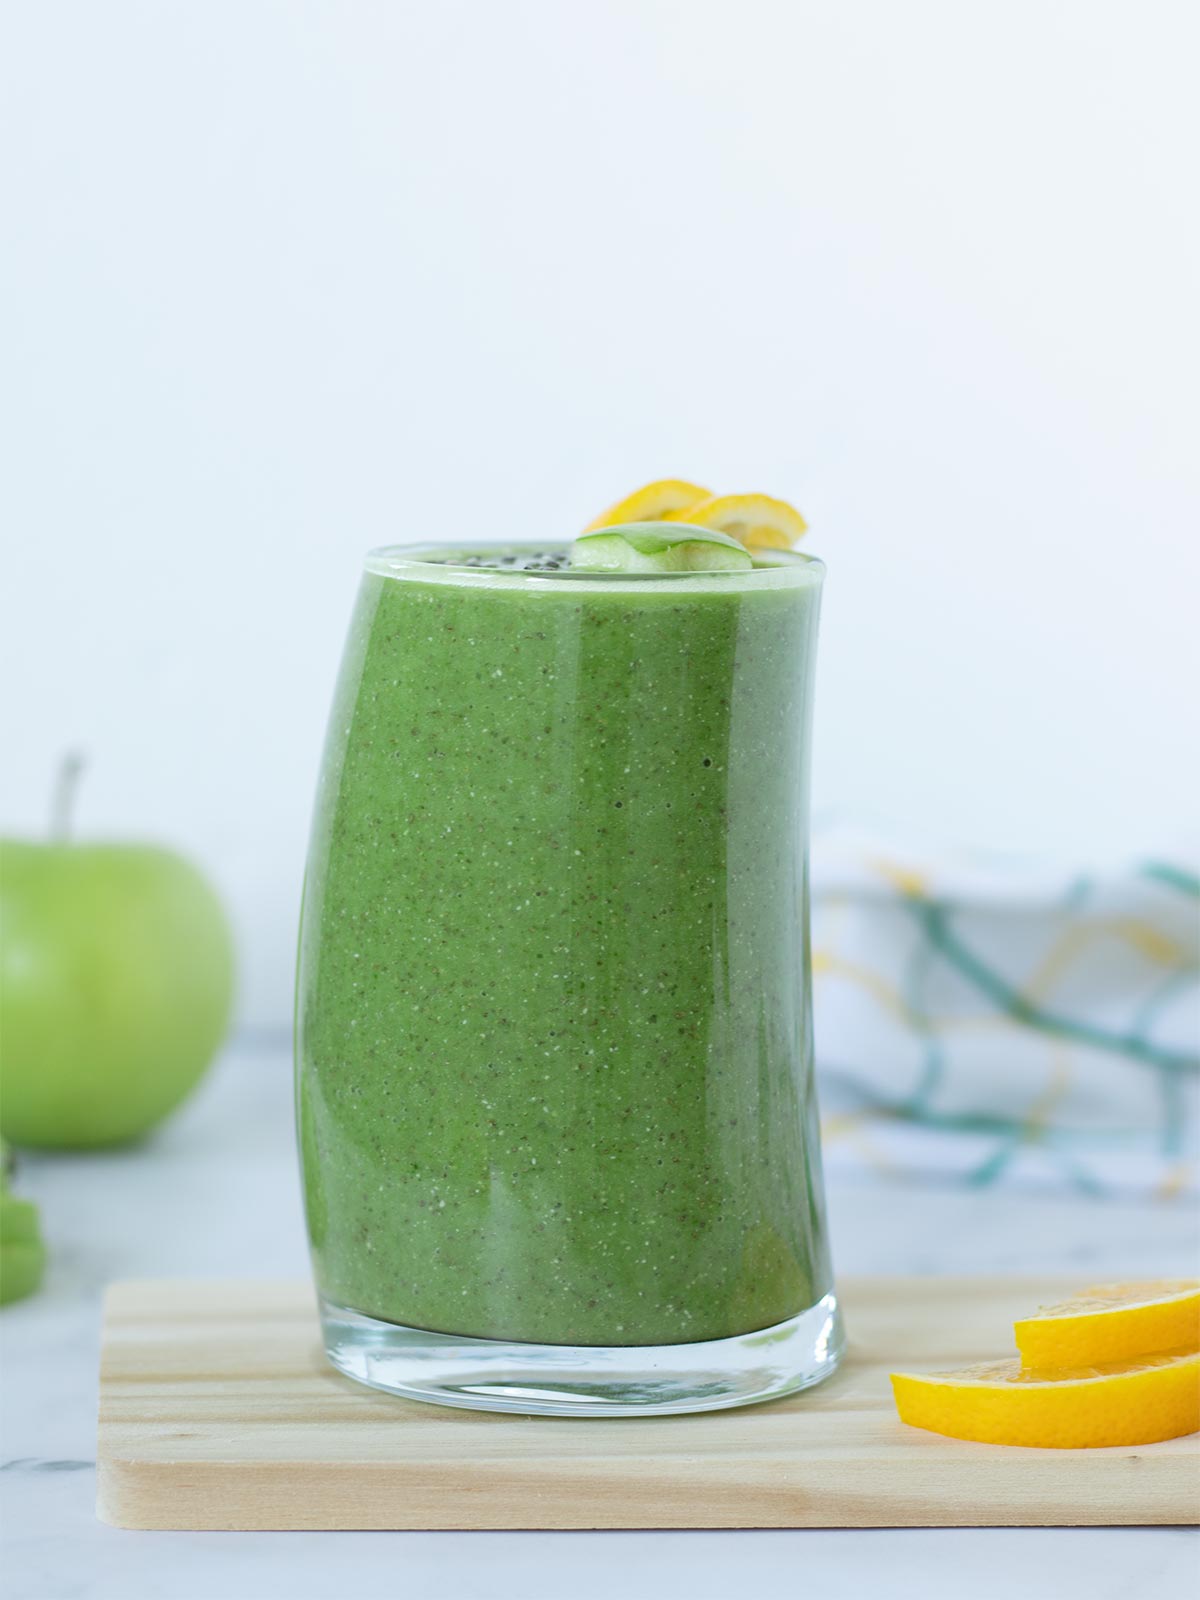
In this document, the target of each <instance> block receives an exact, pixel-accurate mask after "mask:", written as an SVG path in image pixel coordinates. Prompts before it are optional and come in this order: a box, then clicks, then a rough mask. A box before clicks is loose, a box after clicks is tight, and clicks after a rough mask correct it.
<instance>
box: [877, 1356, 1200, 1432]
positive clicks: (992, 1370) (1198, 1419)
mask: <svg viewBox="0 0 1200 1600" xmlns="http://www.w3.org/2000/svg"><path fill="white" fill-rule="evenodd" d="M892 1390H893V1392H894V1394H895V1396H896V1409H897V1411H898V1412H899V1413H900V1420H901V1422H907V1423H909V1424H911V1426H913V1427H914V1428H927V1429H929V1431H930V1432H932V1433H943V1434H948V1435H949V1436H950V1438H952V1439H977V1440H979V1441H980V1442H981V1443H983V1444H1023V1445H1035V1446H1039V1447H1040V1448H1042V1449H1046V1450H1080V1449H1088V1448H1093V1447H1095V1446H1101V1445H1137V1444H1153V1443H1154V1442H1155V1441H1156V1440H1158V1439H1175V1438H1178V1437H1179V1436H1180V1435H1181V1434H1184V1433H1194V1432H1195V1431H1196V1430H1197V1429H1198V1428H1200V1354H1197V1352H1196V1351H1194V1350H1190V1351H1184V1352H1178V1351H1177V1352H1171V1353H1169V1354H1166V1355H1160V1356H1147V1357H1145V1359H1144V1360H1142V1361H1136V1362H1131V1363H1127V1364H1123V1365H1117V1366H1102V1367H1085V1368H1083V1369H1081V1370H1080V1369H1076V1370H1067V1371H1057V1372H1056V1371H1050V1372H1044V1373H1031V1372H1029V1371H1028V1370H1027V1369H1025V1368H1023V1367H1022V1366H1021V1363H1020V1362H1019V1361H995V1362H991V1363H989V1364H987V1365H985V1366H978V1367H964V1368H962V1370H961V1371H958V1372H932V1373H929V1374H927V1375H925V1376H921V1375H919V1374H916V1373H911V1372H894V1373H893V1374H892Z"/></svg>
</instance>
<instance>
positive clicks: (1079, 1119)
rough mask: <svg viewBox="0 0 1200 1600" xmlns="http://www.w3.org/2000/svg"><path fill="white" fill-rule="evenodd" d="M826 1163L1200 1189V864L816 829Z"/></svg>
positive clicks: (978, 1178) (1165, 1193)
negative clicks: (1015, 851) (1099, 860)
mask: <svg viewBox="0 0 1200 1600" xmlns="http://www.w3.org/2000/svg"><path fill="white" fill-rule="evenodd" d="M812 891H813V974H814V989H815V1008H816V1038H817V1064H818V1069H819V1073H820V1088H821V1108H822V1112H823V1128H824V1140H823V1143H824V1148H825V1161H826V1166H827V1167H828V1168H829V1169H831V1170H834V1171H837V1172H839V1173H841V1172H844V1171H846V1170H847V1169H849V1170H857V1171H858V1172H859V1173H861V1174H863V1175H867V1174H873V1175H878V1176H886V1177H889V1178H892V1179H895V1178H904V1177H913V1178H924V1179H928V1178H935V1179H940V1180H942V1181H949V1182H958V1183H968V1184H974V1185H983V1184H990V1183H996V1182H1000V1181H1012V1182H1019V1183H1035V1184H1036V1183H1049V1184H1054V1185H1063V1184H1067V1185H1071V1186H1073V1187H1075V1188H1077V1189H1081V1190H1085V1191H1089V1192H1093V1193H1096V1194H1102V1193H1131V1192H1135V1193H1139V1194H1143V1195H1145V1194H1148V1193H1149V1194H1156V1195H1159V1196H1162V1197H1163V1198H1169V1197H1172V1196H1175V1195H1179V1194H1182V1193H1185V1192H1187V1191H1189V1190H1190V1189H1191V1188H1192V1187H1193V1185H1194V1183H1195V1175H1196V1170H1197V1153H1198V1151H1197V1130H1198V1126H1200V1118H1198V1110H1200V1107H1198V1098H1200V879H1198V876H1197V873H1196V871H1195V869H1194V867H1193V866H1192V864H1191V860H1190V858H1189V857H1187V856H1183V855H1180V854H1179V853H1174V854H1167V855H1164V856H1163V857H1162V858H1161V859H1155V860H1137V861H1131V862H1129V863H1126V864H1124V865H1119V866H1114V867H1110V868H1107V869H1103V870H1087V871H1079V870H1071V869H1063V868H1062V867H1061V866H1058V865H1054V864H1049V865H1048V864H1045V863H1039V862H1027V861H1021V862H1018V861H1014V860H1010V859H1004V858H998V857H995V856H983V855H971V854H966V853H963V854H959V855H949V854H946V853H944V852H938V851H929V850H923V849H921V848H914V847H911V846H897V845H896V844H895V842H887V841H883V840H880V839H876V838H874V837H872V836H871V835H869V834H866V833H863V832H860V831H857V830H854V829H850V828H846V827H837V828H828V829H817V830H816V831H815V834H814V841H813V865H812Z"/></svg>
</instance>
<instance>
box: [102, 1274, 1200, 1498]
mask: <svg viewBox="0 0 1200 1600" xmlns="http://www.w3.org/2000/svg"><path fill="white" fill-rule="evenodd" d="M839 1287H840V1293H841V1297H842V1301H843V1304H844V1306H845V1311H846V1317H847V1324H848V1328H849V1333H850V1350H849V1354H848V1356H847V1359H846V1361H845V1363H844V1365H843V1367H842V1369H841V1370H840V1371H839V1372H838V1373H837V1374H836V1375H835V1376H834V1377H833V1378H831V1379H829V1380H828V1381H827V1382H826V1383H824V1384H822V1385H821V1386H820V1387H819V1388H817V1389H812V1390H809V1391H808V1392H807V1393H804V1394H800V1395H797V1396H794V1397H793V1398H791V1399H789V1400H783V1401H777V1402H775V1403H773V1404H771V1405H766V1406H756V1407H749V1408H747V1409H744V1410H740V1411H725V1412H715V1413H710V1414H708V1415H699V1416H681V1417H660V1418H645V1419H641V1418H633V1419H624V1418H622V1419H616V1418H614V1419H612V1420H607V1419H589V1420H582V1419H570V1418H568V1419H561V1418H542V1417H522V1416H511V1415H503V1414H498V1413H491V1412H471V1411H454V1410H449V1409H445V1408H441V1407H437V1406H429V1405H420V1404H417V1403H415V1402H411V1401H406V1400H400V1399H397V1398H393V1397H392V1396H389V1395H384V1394H379V1393H376V1392H374V1391H372V1390H369V1389H365V1388H362V1387H361V1386H359V1385H357V1384H355V1383H352V1382H351V1381H350V1380H349V1379H346V1378H343V1377H341V1376H339V1375H338V1374H337V1373H335V1372H334V1371H333V1369H332V1368H331V1367H330V1366H329V1365H328V1364H327V1363H326V1361H325V1358H324V1355H323V1353H322V1350H321V1346H320V1338H319V1332H318V1327H317V1321H316V1312H315V1307H314V1303H313V1298H312V1291H311V1289H310V1287H309V1286H308V1285H307V1284H303V1283H291V1282H287V1283H261V1282H254V1281H250V1280H246V1281H239V1282H219V1281H217V1282H204V1281H195V1282H183V1281H169V1280H167V1281H154V1282H150V1281H146V1282H132V1283H123V1284H117V1285H115V1286H114V1287H113V1288H112V1289H111V1290H110V1291H109V1295H108V1300H107V1305H106V1312H105V1325H104V1347H103V1354H102V1361H101V1380H100V1431H99V1451H98V1454H99V1507H98V1509H99V1513H100V1516H101V1517H102V1518H103V1519H104V1520H105V1521H107V1522H112V1523H115V1524H117V1525H118V1526H122V1527H129V1528H175V1529H202V1528H203V1529H292V1528H307V1529H339V1528H426V1529H432V1528H804V1527H910V1526H912V1527H987V1526H1043V1525H1053V1526H1076V1525H1095V1524H1100V1525H1104V1524H1146V1523H1191V1522H1196V1521H1197V1520H1198V1511H1200V1435H1195V1434H1193V1435H1191V1436H1190V1437H1189V1438H1186V1439H1174V1440H1170V1441H1168V1442H1166V1443H1164V1444H1154V1445H1147V1446H1144V1447H1142V1448H1139V1449H1136V1450H1130V1449H1123V1448H1122V1449H1112V1450H1078V1451H1060V1450H1022V1449H1005V1448H1003V1447H1000V1446H994V1445H981V1444H968V1443H962V1442H959V1441H957V1440H952V1439H943V1438H940V1437H938V1436H936V1435H934V1434H929V1433H924V1432H922V1431H920V1430H918V1429H914V1428H908V1427H905V1426H904V1425H903V1424H902V1423H900V1422H899V1421H898V1420H897V1418H896V1414H895V1411H894V1409H893V1407H892V1401H891V1391H890V1386H889V1384H888V1377H887V1375H888V1372H889V1371H890V1370H892V1369H894V1368H897V1367H903V1368H916V1369H922V1368H928V1369H933V1368H937V1367H943V1366H959V1365H961V1364H963V1363H965V1362H968V1361H978V1360H986V1359H989V1358H993V1357H997V1356H1003V1355H1007V1354H1009V1353H1010V1348H1009V1347H1010V1344H1011V1323H1012V1321H1013V1319H1014V1318H1015V1317H1016V1316H1017V1315H1019V1314H1021V1313H1022V1312H1027V1311H1028V1310H1029V1309H1030V1308H1031V1307H1034V1306H1036V1305H1038V1304H1039V1303H1041V1302H1044V1301H1047V1300H1053V1299H1057V1298H1060V1297H1061V1295H1062V1293H1063V1291H1064V1289H1065V1290H1068V1291H1069V1290H1070V1289H1071V1288H1073V1287H1075V1285H1072V1284H1069V1283H1068V1284H1064V1283H1063V1281H1062V1280H1061V1279H1055V1280H1053V1281H1049V1280H1046V1279H1039V1278H1032V1279H1029V1278H1026V1279H1021V1278H859V1279H853V1278H851V1279H848V1280H845V1281H844V1282H843V1283H842V1284H841V1285H840V1286H839Z"/></svg>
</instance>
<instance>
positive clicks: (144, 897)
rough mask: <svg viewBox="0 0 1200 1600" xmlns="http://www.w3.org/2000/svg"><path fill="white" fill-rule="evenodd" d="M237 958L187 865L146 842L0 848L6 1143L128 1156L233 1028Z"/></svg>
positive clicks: (1, 1120) (0, 1039)
mask: <svg viewBox="0 0 1200 1600" xmlns="http://www.w3.org/2000/svg"><path fill="white" fill-rule="evenodd" d="M232 994H233V946H232V941H231V939H230V934H229V927H228V923H227V922H226V919H225V914H224V912H223V910H222V908H221V905H220V902H219V901H218V900H217V897H216V895H215V894H214V893H213V891H212V890H211V889H210V888H209V886H208V884H207V883H206V882H205V880H204V878H202V877H201V875H200V874H199V873H198V872H197V871H196V869H195V868H194V867H193V866H191V865H190V864H189V863H188V862H186V861H184V860H182V859H181V858H180V857H179V856H177V855H174V854H173V853H171V852H170V851H167V850H162V849H158V848H156V847H154V846H150V845H139V844H70V843H65V842H53V843H48V844H35V843H26V842H18V841H16V840H0V1015H2V1016H3V1026H2V1027H0V1133H3V1135H4V1137H5V1138H6V1139H11V1140H12V1142H13V1143H14V1144H17V1145H22V1144H24V1145H38V1146H43V1147H50V1148H58V1149H69V1148H77V1149H81V1148H87V1147H91V1146H95V1145H107V1144H119V1143H123V1142H125V1141H126V1140H129V1139H134V1138H137V1136H138V1135H139V1134H142V1133H145V1132H146V1131H147V1129H149V1128H152V1127H153V1126H154V1125H155V1123H157V1122H159V1121H160V1120H161V1119H162V1118H163V1117H165V1116H166V1115H167V1113H168V1112H169V1111H171V1110H173V1109H174V1107H175V1106H177V1105H178V1104H179V1102H180V1101H181V1100H182V1099H183V1098H184V1096H185V1095H186V1094H187V1093H188V1091H189V1090H190V1089H192V1088H193V1087H194V1086H195V1084H196V1083H197V1082H198V1081H199V1079H200V1077H201V1075H202V1074H203V1072H204V1069H205V1068H206V1067H207V1066H208V1064H209V1062H210V1061H211V1060H212V1058H213V1056H214V1054H215V1053H216V1050H217V1047H218V1045H219V1044H220V1042H221V1040H222V1038H223V1037H224V1034H225V1030H226V1027H227V1026H228V1022H229V1012H230V1005H231V1001H232Z"/></svg>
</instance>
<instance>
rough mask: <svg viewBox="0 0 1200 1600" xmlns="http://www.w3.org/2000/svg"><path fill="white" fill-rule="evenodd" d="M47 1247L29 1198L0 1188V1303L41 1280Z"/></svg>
mask: <svg viewBox="0 0 1200 1600" xmlns="http://www.w3.org/2000/svg"><path fill="white" fill-rule="evenodd" d="M45 1268H46V1247H45V1245H44V1244H43V1243H42V1230H41V1226H40V1224H39V1222H38V1209H37V1207H36V1206H35V1205H34V1203H33V1201H32V1200H18V1198H17V1197H16V1195H14V1194H10V1193H9V1192H8V1189H7V1188H3V1189H0V1306H6V1305H8V1304H9V1302H10V1301H12V1300H23V1299H24V1298H25V1296H26V1295H27V1294H32V1293H33V1291H34V1290H35V1289H36V1288H37V1286H38V1284H39V1283H41V1281H42V1273H43V1272H44V1271H45Z"/></svg>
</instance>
